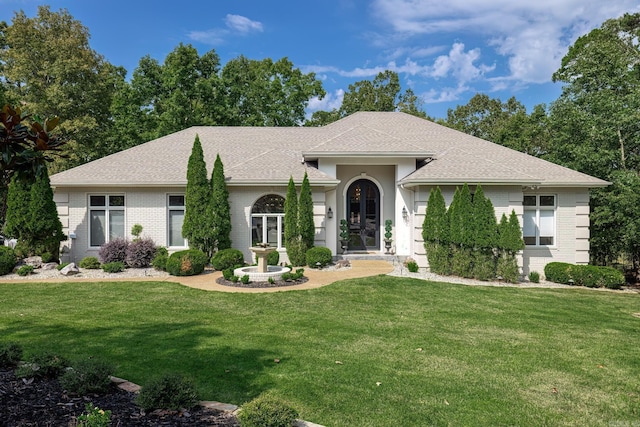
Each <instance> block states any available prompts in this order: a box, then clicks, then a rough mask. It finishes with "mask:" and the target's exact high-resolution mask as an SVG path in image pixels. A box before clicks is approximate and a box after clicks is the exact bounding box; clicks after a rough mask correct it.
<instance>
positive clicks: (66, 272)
mask: <svg viewBox="0 0 640 427" xmlns="http://www.w3.org/2000/svg"><path fill="white" fill-rule="evenodd" d="M78 273H80V269H79V268H78V267H76V263H75V262H72V263H70V264H69V265H67V266H65V267H64V268H63V269H62V270H60V274H62V275H63V276H73V275H74V274H78Z"/></svg>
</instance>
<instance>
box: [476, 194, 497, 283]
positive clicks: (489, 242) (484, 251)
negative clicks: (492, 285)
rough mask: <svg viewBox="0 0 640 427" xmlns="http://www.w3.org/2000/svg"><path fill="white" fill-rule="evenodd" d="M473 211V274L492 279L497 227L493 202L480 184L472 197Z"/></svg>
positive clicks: (494, 265)
mask: <svg viewBox="0 0 640 427" xmlns="http://www.w3.org/2000/svg"><path fill="white" fill-rule="evenodd" d="M473 211H474V214H473V230H472V231H473V237H474V247H473V275H474V277H475V278H477V279H480V280H489V279H493V278H494V277H495V273H496V264H495V257H494V253H493V250H494V248H495V247H496V244H497V243H498V227H497V223H496V213H495V210H494V209H493V204H492V203H491V200H489V199H488V198H486V197H485V196H484V192H483V191H482V187H481V186H480V185H478V186H477V187H476V192H475V194H474V197H473Z"/></svg>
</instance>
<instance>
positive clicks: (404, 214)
mask: <svg viewBox="0 0 640 427" xmlns="http://www.w3.org/2000/svg"><path fill="white" fill-rule="evenodd" d="M408 217H409V212H407V207H406V206H403V207H402V218H404V219H407V218H408Z"/></svg>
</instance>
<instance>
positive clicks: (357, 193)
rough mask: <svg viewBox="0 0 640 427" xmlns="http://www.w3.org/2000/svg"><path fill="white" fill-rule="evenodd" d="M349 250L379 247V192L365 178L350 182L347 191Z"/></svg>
mask: <svg viewBox="0 0 640 427" xmlns="http://www.w3.org/2000/svg"><path fill="white" fill-rule="evenodd" d="M347 222H348V223H349V250H368V249H373V250H379V249H380V192H379V191H378V187H377V186H376V185H375V184H374V183H373V182H371V181H369V180H367V179H359V180H358V181H356V182H354V183H353V184H351V186H350V187H349V191H348V192H347Z"/></svg>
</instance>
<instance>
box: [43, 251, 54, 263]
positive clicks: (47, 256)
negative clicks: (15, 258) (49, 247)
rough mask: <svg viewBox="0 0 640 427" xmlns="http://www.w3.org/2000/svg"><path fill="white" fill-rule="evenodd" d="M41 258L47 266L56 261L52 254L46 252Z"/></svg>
mask: <svg viewBox="0 0 640 427" xmlns="http://www.w3.org/2000/svg"><path fill="white" fill-rule="evenodd" d="M40 258H42V262H44V263H45V264H46V263H48V262H53V261H55V258H54V256H53V254H52V253H51V252H44V253H42V254H40Z"/></svg>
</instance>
